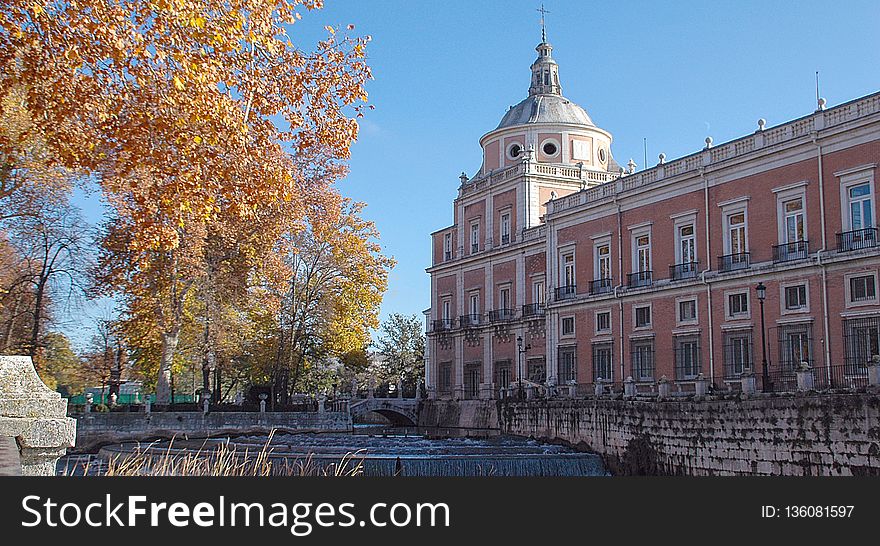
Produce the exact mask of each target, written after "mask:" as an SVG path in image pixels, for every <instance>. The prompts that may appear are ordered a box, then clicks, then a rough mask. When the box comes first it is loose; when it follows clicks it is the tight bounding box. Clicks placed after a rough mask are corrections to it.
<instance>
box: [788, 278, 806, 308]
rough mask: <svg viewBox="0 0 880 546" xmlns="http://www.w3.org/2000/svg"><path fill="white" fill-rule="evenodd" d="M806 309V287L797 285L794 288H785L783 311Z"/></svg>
mask: <svg viewBox="0 0 880 546" xmlns="http://www.w3.org/2000/svg"><path fill="white" fill-rule="evenodd" d="M806 308H807V285H805V284H798V285H796V286H786V287H785V309H786V310H788V311H796V310H799V309H806Z"/></svg>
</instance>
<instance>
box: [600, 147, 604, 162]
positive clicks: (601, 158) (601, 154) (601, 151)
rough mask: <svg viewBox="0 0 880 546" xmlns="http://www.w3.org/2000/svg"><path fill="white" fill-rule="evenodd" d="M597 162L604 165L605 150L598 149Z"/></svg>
mask: <svg viewBox="0 0 880 546" xmlns="http://www.w3.org/2000/svg"><path fill="white" fill-rule="evenodd" d="M599 161H601V162H602V163H605V148H599Z"/></svg>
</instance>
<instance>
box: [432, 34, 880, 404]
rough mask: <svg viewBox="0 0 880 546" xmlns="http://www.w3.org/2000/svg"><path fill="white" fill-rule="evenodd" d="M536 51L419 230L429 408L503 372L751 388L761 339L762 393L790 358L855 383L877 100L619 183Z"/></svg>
mask: <svg viewBox="0 0 880 546" xmlns="http://www.w3.org/2000/svg"><path fill="white" fill-rule="evenodd" d="M537 51H538V58H537V60H536V61H535V62H534V64H532V67H531V71H532V80H531V86H530V87H529V96H528V98H526V99H525V100H524V101H522V102H521V103H519V104H517V105H516V106H513V107H511V108H510V109H509V110H508V112H507V113H506V114H505V115H504V117H503V118H502V120H501V123H500V124H499V125H498V127H496V128H495V129H494V130H492V131H490V132H488V133H487V134H486V135H485V136H483V137H482V138H481V139H480V145H481V147H482V149H483V164H482V166H481V167H480V170H479V171H478V172H477V173H476V174H475V175H474V176H471V177H469V176H467V175H465V174H464V173H462V176H461V185H460V187H459V194H458V197H457V198H456V199H455V202H454V203H453V224H452V225H451V226H449V227H447V228H444V229H441V230H439V231H437V232H435V233H433V234H432V244H433V264H432V265H431V267H429V268H428V270H427V271H428V273H429V274H430V276H431V307H430V310H429V311H427V312H426V318H427V321H428V344H427V361H428V362H427V366H426V378H425V379H426V385H427V389H428V393H429V395H430V396H433V397H455V398H491V397H495V396H498V393H499V392H501V391H502V390H503V389H504V388H506V387H508V386H509V385H510V384H511V383H512V382H515V381H516V380H517V378H519V377H521V376H522V377H526V378H528V379H530V380H531V381H533V382H536V383H542V384H547V385H559V384H565V383H576V384H579V385H582V386H583V388H585V389H590V388H591V387H592V385H593V384H594V383H595V382H597V381H599V380H600V379H601V380H602V381H604V382H615V383H617V384H620V383H621V382H622V381H623V380H624V379H625V378H627V377H632V378H633V381H635V382H636V383H637V385H638V387H639V389H640V390H642V391H646V390H647V391H651V390H653V389H654V387H655V385H656V383H657V382H658V380H660V379H661V377H664V376H665V378H666V379H668V380H669V381H672V382H674V384H675V387H674V388H675V389H678V390H682V391H686V390H689V389H692V388H693V382H694V379H695V378H696V377H697V376H698V375H699V374H703V375H704V376H705V377H707V378H710V379H711V380H712V381H713V382H714V383H715V384H716V385H726V386H728V387H730V388H737V385H738V384H739V383H740V382H741V381H742V380H743V377H749V375H750V374H752V373H754V375H755V376H757V382H758V388H761V386H762V374H763V366H762V360H763V357H764V354H765V351H764V349H763V348H762V340H763V338H764V335H766V359H767V361H768V363H769V366H768V375H769V376H770V378H771V381H772V382H773V383H774V384H775V385H777V386H778V385H780V384H784V383H786V382H790V381H793V380H794V374H795V370H796V369H797V368H798V367H799V366H801V365H802V363H807V365H810V366H813V367H814V375H815V376H816V377H817V378H820V379H823V380H825V381H834V382H838V383H839V384H841V386H851V385H854V384H858V383H859V382H863V381H864V380H865V377H866V368H865V365H866V363H867V361H868V360H869V359H870V358H871V356H872V355H876V354H878V352H880V299H878V298H880V295H878V274H880V271H878V269H880V237H878V232H877V227H876V225H877V223H876V222H877V212H876V201H875V183H874V180H875V174H876V171H877V164H878V163H880V93H878V94H873V95H869V96H867V97H863V98H861V99H857V100H854V101H851V102H848V103H845V104H842V105H840V106H836V107H833V108H829V109H825V108H824V101H821V100H820V103H819V105H818V106H819V108H818V109H817V110H816V111H815V112H814V113H812V114H809V115H807V116H805V117H802V118H800V119H796V120H793V121H790V122H788V123H784V124H782V125H778V126H775V127H765V124H764V121H763V120H759V122H758V127H757V130H756V131H755V132H754V133H753V134H749V135H746V136H744V137H742V138H739V139H736V140H733V141H731V142H726V143H723V144H718V145H714V144H713V143H712V141H711V139H708V138H707V139H706V147H705V148H703V149H702V150H700V151H697V152H695V153H693V154H691V155H688V156H685V157H682V158H679V159H675V160H666V159H665V157H664V156H663V155H662V154H661V156H660V159H659V163H658V164H657V165H656V166H654V167H652V168H650V169H646V170H642V171H638V172H636V171H635V164H634V163H633V162H632V160H630V162H629V163H628V164H627V165H626V166H625V167H620V166H618V164H617V163H616V162H615V160H614V158H613V156H612V154H611V142H612V138H611V134H610V133H609V132H607V131H605V130H603V129H600V128H599V127H597V126H596V125H595V124H594V123H593V121H592V120H591V119H590V117H589V115H588V114H587V113H586V111H584V109H583V108H581V107H580V106H578V105H576V104H574V103H572V102H571V101H569V100H568V99H566V98H565V97H564V96H563V95H562V88H561V86H560V80H559V67H558V65H557V64H556V62H555V61H554V60H553V58H552V55H551V54H552V47H551V46H550V44H548V43H541V44H539V45H538V47H537ZM759 283H762V285H763V286H764V287H765V289H766V292H765V294H766V299H765V301H764V307H763V308H764V314H765V321H764V322H765V329H763V330H762V327H761V305H760V303H761V302H760V301H759V299H758V291H757V290H756V287H757V285H758V284H759ZM518 339H521V340H522V342H521V346H522V351H520V350H519V348H518V343H517V340H518Z"/></svg>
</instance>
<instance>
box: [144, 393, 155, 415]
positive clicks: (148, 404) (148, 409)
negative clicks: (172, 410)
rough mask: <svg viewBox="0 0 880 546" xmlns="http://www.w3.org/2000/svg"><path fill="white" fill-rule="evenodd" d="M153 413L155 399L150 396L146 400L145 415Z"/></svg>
mask: <svg viewBox="0 0 880 546" xmlns="http://www.w3.org/2000/svg"><path fill="white" fill-rule="evenodd" d="M152 411H153V398H152V397H151V396H150V395H149V394H148V395H147V398H146V400H144V413H146V414H147V415H149V414H150V412H152Z"/></svg>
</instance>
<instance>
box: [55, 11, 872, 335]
mask: <svg viewBox="0 0 880 546" xmlns="http://www.w3.org/2000/svg"><path fill="white" fill-rule="evenodd" d="M544 5H545V7H546V9H547V10H548V11H549V12H550V13H549V14H548V15H547V37H548V41H549V42H551V43H552V44H553V46H554V57H555V58H556V60H557V61H558V62H559V65H560V79H561V82H562V88H563V94H564V95H566V96H567V97H568V98H569V99H571V100H572V101H574V102H576V103H578V104H580V105H581V106H583V107H584V108H585V109H586V110H587V112H588V113H589V114H590V116H591V117H592V119H593V121H594V122H595V123H596V124H597V125H598V126H600V127H602V128H603V129H605V130H608V131H610V132H611V134H612V135H613V137H614V142H613V144H612V153H613V154H614V157H615V158H616V159H617V161H618V162H619V163H620V164H625V163H626V162H627V160H628V159H629V158H631V157H632V158H633V159H634V160H635V161H636V163H637V164H638V165H639V168H640V169H641V168H642V167H643V163H644V160H643V156H644V151H643V139H647V146H648V164H649V166H651V165H654V164H656V162H657V155H658V154H659V153H661V152H663V153H665V154H666V157H667V160H670V159H674V158H676V157H680V156H682V155H685V154H688V153H691V152H694V151H696V150H698V149H700V148H702V146H703V145H704V139H705V138H706V136H712V138H713V139H714V141H715V143H721V142H724V141H726V140H730V139H733V138H737V137H739V136H742V135H745V134H748V133H751V132H753V131H754V130H755V129H756V127H757V125H756V122H757V120H758V118H765V119H766V120H767V125H768V126H773V125H776V124H779V123H782V122H785V121H787V120H790V119H793V118H797V117H800V116H803V115H805V114H808V113H810V112H812V111H813V110H815V108H816V98H815V94H816V90H815V72H816V71H817V70H818V71H819V72H820V81H821V94H822V96H823V97H825V98H826V99H827V101H828V104H829V105H835V104H839V103H841V102H845V101H848V100H850V99H853V98H856V97H859V96H862V95H866V94H869V93H872V92H875V91H878V90H880V38H878V35H880V33H878V32H877V30H876V29H877V28H880V3H878V2H877V1H876V0H873V1H859V2H855V1H852V2H835V3H831V2H819V1H797V2H795V1H786V2H783V1H778V2H772V1H767V0H765V1H764V2H761V1H748V2H747V1H741V2H726V1H713V2H706V1H700V2H689V1H676V2H669V3H659V2H623V1H618V2H611V1H590V2H581V1H562V0H546V1H545V2H544ZM539 6H540V2H537V1H522V0H513V1H480V2H473V1H462V0H446V1H444V2H433V1H421V0H419V1H415V0H410V1H404V0H382V1H379V0H326V6H325V8H324V9H323V10H320V11H315V12H311V13H307V14H305V15H304V18H303V21H301V22H300V23H297V25H294V28H293V29H292V31H293V36H294V40H295V41H296V43H298V44H301V45H302V47H304V48H307V47H309V44H314V42H315V41H316V40H317V39H318V38H319V37H321V36H322V35H323V34H324V30H323V27H324V25H334V26H343V27H344V26H345V25H347V24H349V23H351V24H354V25H355V27H356V28H355V31H354V33H356V34H359V35H366V34H368V35H370V36H372V38H373V40H372V42H371V43H370V44H369V46H368V51H369V63H370V65H371V66H372V69H373V76H374V78H375V80H374V81H372V82H370V84H369V85H368V88H367V89H368V92H369V94H370V103H371V104H373V105H374V106H375V110H373V111H370V112H369V113H368V114H367V117H366V118H365V119H364V120H363V123H362V125H361V133H360V138H359V140H358V142H357V143H356V144H355V146H354V147H353V149H352V158H351V165H350V166H351V173H350V175H349V176H348V177H347V178H346V179H345V180H344V181H343V182H342V183H341V185H340V189H341V191H342V192H343V193H344V194H346V195H348V196H350V197H352V198H354V199H356V200H359V201H364V202H366V203H367V204H368V206H367V208H366V211H365V216H366V217H367V218H369V219H371V220H373V221H375V222H376V224H377V226H378V228H379V231H380V232H381V234H382V237H381V243H382V247H383V249H384V251H385V253H386V254H389V255H392V256H394V257H395V258H396V259H397V262H398V265H397V267H396V268H395V269H394V270H393V272H392V273H391V279H390V285H389V289H388V292H387V294H386V295H385V300H384V303H383V306H382V318H385V317H387V315H388V314H390V313H395V312H398V313H406V314H411V313H420V312H421V311H422V310H423V309H425V308H426V307H428V306H429V305H430V297H429V288H430V283H429V279H428V276H427V274H425V271H424V269H425V267H427V266H428V265H430V237H429V234H430V233H431V232H433V231H436V230H437V229H440V228H442V227H445V226H447V225H449V224H451V223H452V200H453V199H454V198H455V196H456V194H457V187H458V184H459V180H458V175H459V174H460V173H461V172H462V171H466V172H467V173H469V174H473V173H474V172H475V171H476V170H477V169H478V168H479V166H480V157H481V154H480V148H479V143H478V141H479V138H480V137H481V136H482V135H483V134H485V133H486V132H488V131H490V130H492V129H494V128H495V126H496V125H497V124H498V121H499V120H500V119H501V117H502V115H503V114H504V112H505V111H506V110H507V108H508V106H510V105H513V104H516V103H518V102H519V101H521V100H522V99H523V98H525V96H526V95H527V91H528V84H529V65H530V64H531V63H532V61H533V60H534V59H535V57H536V53H535V50H534V48H535V46H536V45H537V44H538V42H539V41H540V36H541V33H540V26H539V19H540V14H539V13H538V12H537V11H536V9H537V8H538V7H539ZM82 203H83V205H84V208H85V210H86V213H87V215H88V216H89V217H90V218H91V219H92V220H95V219H96V218H97V217H99V214H100V212H99V206H98V205H97V204H96V199H95V198H94V197H93V198H91V199H86V200H82ZM88 313H91V314H99V313H98V312H96V311H93V310H90V311H88ZM71 328H72V327H71ZM79 332H80V333H79V334H78V335H79V336H82V332H81V331H79ZM74 335H77V334H74Z"/></svg>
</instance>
